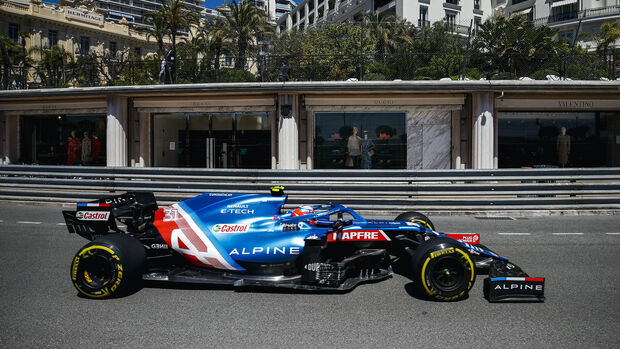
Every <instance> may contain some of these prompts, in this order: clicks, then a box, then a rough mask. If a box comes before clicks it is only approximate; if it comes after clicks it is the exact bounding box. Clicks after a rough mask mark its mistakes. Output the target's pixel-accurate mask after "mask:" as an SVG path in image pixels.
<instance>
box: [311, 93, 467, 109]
mask: <svg viewBox="0 0 620 349" xmlns="http://www.w3.org/2000/svg"><path fill="white" fill-rule="evenodd" d="M463 103H465V97H464V96H463V95H459V94H454V95H453V94H445V95H439V96H438V95H421V94H418V95H404V96H398V95H380V96H377V95H373V96H365V95H359V96H351V95H329V96H314V95H306V98H305V104H306V106H310V107H312V106H356V107H360V106H420V105H440V106H446V105H458V106H461V105H463Z"/></svg>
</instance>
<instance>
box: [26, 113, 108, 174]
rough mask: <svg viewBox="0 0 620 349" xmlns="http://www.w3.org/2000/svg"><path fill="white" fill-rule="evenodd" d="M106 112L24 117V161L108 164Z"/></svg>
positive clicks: (92, 164) (42, 163) (33, 162)
mask: <svg viewBox="0 0 620 349" xmlns="http://www.w3.org/2000/svg"><path fill="white" fill-rule="evenodd" d="M105 135H106V116H105V115H46V116H22V117H21V119H20V155H21V158H20V160H19V162H20V163H25V164H41V165H89V166H98V165H100V166H104V165H105V164H106V154H105V151H106V146H105Z"/></svg>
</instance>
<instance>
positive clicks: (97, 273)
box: [83, 252, 115, 290]
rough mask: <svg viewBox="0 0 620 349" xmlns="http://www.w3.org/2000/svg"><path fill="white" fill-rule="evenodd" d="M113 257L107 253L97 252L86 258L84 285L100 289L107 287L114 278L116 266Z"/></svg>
mask: <svg viewBox="0 0 620 349" xmlns="http://www.w3.org/2000/svg"><path fill="white" fill-rule="evenodd" d="M112 263H113V261H112V259H111V257H110V256H109V255H107V254H105V253H99V252H96V253H95V254H93V255H92V256H90V257H89V258H87V259H85V260H84V272H83V276H84V280H83V282H84V285H85V286H87V287H88V288H91V289H94V290H99V289H101V288H102V287H105V286H106V285H107V284H108V283H110V281H111V280H112V279H113V278H114V274H115V273H114V267H113V265H112Z"/></svg>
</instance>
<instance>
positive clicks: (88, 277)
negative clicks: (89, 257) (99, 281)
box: [84, 270, 93, 282]
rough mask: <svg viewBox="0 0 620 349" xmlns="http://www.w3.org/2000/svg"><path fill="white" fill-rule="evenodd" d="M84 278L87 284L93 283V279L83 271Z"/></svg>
mask: <svg viewBox="0 0 620 349" xmlns="http://www.w3.org/2000/svg"><path fill="white" fill-rule="evenodd" d="M84 278H85V279H86V281H88V282H93V279H91V278H90V275H89V274H88V272H87V271H86V270H84Z"/></svg>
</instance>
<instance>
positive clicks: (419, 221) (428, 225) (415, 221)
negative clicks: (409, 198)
mask: <svg viewBox="0 0 620 349" xmlns="http://www.w3.org/2000/svg"><path fill="white" fill-rule="evenodd" d="M411 221H412V222H413V223H422V224H424V225H425V226H426V227H427V228H428V229H430V230H431V231H434V229H433V228H431V226H430V224H428V223H427V222H426V221H425V220H423V219H412V220H411Z"/></svg>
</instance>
